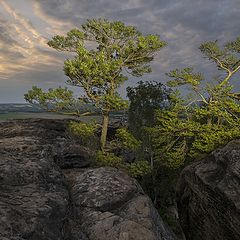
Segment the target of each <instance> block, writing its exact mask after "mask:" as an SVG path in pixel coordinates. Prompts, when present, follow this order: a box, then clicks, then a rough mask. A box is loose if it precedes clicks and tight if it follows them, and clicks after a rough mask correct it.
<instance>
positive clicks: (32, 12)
mask: <svg viewBox="0 0 240 240" xmlns="http://www.w3.org/2000/svg"><path fill="white" fill-rule="evenodd" d="M99 17H104V18H107V19H109V20H120V21H123V22H125V23H126V24H128V25H134V26H136V27H137V28H138V29H139V30H140V31H141V32H143V33H144V34H150V33H152V34H160V36H161V39H162V40H164V41H166V42H168V46H167V47H165V49H163V50H161V51H160V52H159V54H158V55H157V56H156V58H155V60H154V62H153V63H152V66H153V72H152V73H151V74H148V75H145V76H144V77H142V78H141V80H157V81H163V82H164V80H165V79H166V77H165V75H164V73H166V72H168V71H169V70H171V69H174V68H181V67H187V66H193V67H195V68H196V69H197V70H198V71H204V72H206V76H207V78H210V76H211V75H215V74H217V71H216V68H215V66H214V64H210V63H209V62H208V60H207V59H204V58H203V57H202V55H201V53H200V52H199V50H198V47H199V45H200V44H201V43H202V42H204V41H211V40H216V39H218V40H219V42H222V43H224V42H226V41H230V40H235V38H236V37H237V36H240V0H121V1H120V0H0V103H6V102H24V99H23V95H24V93H25V92H26V91H27V90H28V89H30V88H31V86H32V85H37V86H40V87H42V88H44V89H48V88H50V87H51V88H52V87H57V86H58V85H64V82H65V80H66V77H65V76H64V73H63V71H62V66H63V61H64V59H65V58H66V56H65V55H64V54H60V53H58V52H55V51H54V50H52V49H50V48H49V47H48V46H47V44H46V42H47V41H48V40H49V39H51V37H52V36H54V35H56V34H64V33H66V32H67V31H69V30H70V29H71V28H73V27H79V26H80V25H81V24H82V23H84V22H85V20H86V19H89V18H99ZM138 80H140V79H136V78H131V79H130V80H129V81H128V83H127V85H134V84H135V83H136V82H137V81H138ZM125 87H126V85H125V86H124V87H123V88H122V89H120V91H121V93H122V94H124V88H125Z"/></svg>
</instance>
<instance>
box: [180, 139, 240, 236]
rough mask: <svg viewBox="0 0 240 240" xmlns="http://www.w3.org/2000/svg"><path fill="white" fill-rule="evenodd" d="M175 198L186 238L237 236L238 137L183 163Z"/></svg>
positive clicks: (239, 194)
mask: <svg viewBox="0 0 240 240" xmlns="http://www.w3.org/2000/svg"><path fill="white" fill-rule="evenodd" d="M177 201H178V209H179V216H180V221H181V225H182V227H183V230H184V232H185V235H186V237H187V239H189V240H239V239H240V140H235V141H232V142H230V143H229V144H227V145H226V146H225V147H222V148H219V149H217V150H215V151H214V152H213V153H212V154H210V155H209V156H207V157H206V158H205V159H203V160H202V161H200V162H196V163H194V164H192V165H190V166H188V167H186V168H185V169H184V170H183V172H182V174H181V177H180V179H179V182H178V187H177Z"/></svg>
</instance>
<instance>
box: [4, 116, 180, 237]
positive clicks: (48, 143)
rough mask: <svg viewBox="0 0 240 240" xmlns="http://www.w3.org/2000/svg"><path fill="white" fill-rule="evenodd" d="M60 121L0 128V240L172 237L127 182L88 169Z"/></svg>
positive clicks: (84, 152)
mask: <svg viewBox="0 0 240 240" xmlns="http://www.w3.org/2000/svg"><path fill="white" fill-rule="evenodd" d="M67 122H68V121H67V120H39V119H35V120H17V121H10V122H3V123H0V239H1V240H174V239H176V238H175V236H174V234H173V233H172V232H171V230H170V229H169V228H168V227H167V226H166V225H165V224H164V223H163V221H162V219H161V217H160V216H159V215H158V213H157V211H156V209H155V208H154V207H153V205H152V203H151V201H150V199H149V198H148V197H147V196H146V195H145V194H144V193H143V191H142V189H141V187H140V186H139V185H138V183H137V182H136V181H135V180H134V179H132V178H130V177H129V176H128V175H127V174H126V173H124V172H121V171H119V170H117V169H114V168H93V167H92V165H91V163H92V157H91V154H90V153H89V150H88V149H85V148H84V147H82V146H81V145H80V144H79V143H78V142H77V141H76V140H75V139H73V138H72V137H71V136H70V135H69V134H68V133H67V132H66V124H67Z"/></svg>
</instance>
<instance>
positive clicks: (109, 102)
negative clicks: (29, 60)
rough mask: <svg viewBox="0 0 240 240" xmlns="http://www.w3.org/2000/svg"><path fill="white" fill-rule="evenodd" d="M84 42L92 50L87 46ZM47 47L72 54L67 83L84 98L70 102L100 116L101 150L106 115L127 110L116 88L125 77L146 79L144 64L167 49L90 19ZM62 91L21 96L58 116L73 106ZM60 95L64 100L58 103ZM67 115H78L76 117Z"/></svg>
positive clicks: (153, 38)
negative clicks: (87, 105) (92, 108)
mask: <svg viewBox="0 0 240 240" xmlns="http://www.w3.org/2000/svg"><path fill="white" fill-rule="evenodd" d="M89 42H90V43H92V44H90V45H89V44H88V45H87V43H89ZM48 45H49V46H50V47H52V48H54V49H56V50H57V51H65V52H71V53H73V54H74V57H73V58H72V59H67V60H66V61H65V62H64V72H65V74H66V76H67V77H68V80H67V83H68V84H69V85H72V86H75V87H79V88H81V89H83V90H84V95H81V96H77V97H76V98H75V99H77V101H78V100H81V101H82V102H85V103H86V102H87V103H91V104H93V105H94V106H96V107H97V108H99V109H100V110H101V112H102V113H103V115H105V116H104V117H105V123H104V121H103V126H102V136H101V145H102V147H104V145H105V143H106V135H107V127H108V126H107V125H108V118H109V112H110V111H113V110H120V109H124V108H126V107H127V101H125V100H124V99H122V98H121V97H120V95H119V94H118V93H117V89H118V87H119V86H121V85H122V84H123V83H124V82H125V81H126V80H127V79H128V77H127V75H126V74H125V73H128V74H131V75H133V76H142V75H143V74H145V73H149V72H150V71H151V68H150V66H149V63H150V62H151V61H152V60H153V59H154V56H155V54H156V53H157V52H158V51H159V50H160V49H161V48H163V47H164V46H165V45H166V43H165V42H163V41H161V40H160V37H159V36H158V35H146V36H144V35H142V34H141V33H140V32H139V31H137V29H136V28H135V27H133V26H126V25H125V24H124V23H122V22H119V21H113V22H111V21H108V20H106V19H92V20H87V22H86V23H85V24H83V25H82V26H81V29H72V30H71V31H69V32H68V33H67V34H66V36H60V35H57V36H54V37H53V38H52V40H50V41H49V42H48ZM90 46H92V47H90ZM61 91H63V92H61V93H59V92H55V91H53V90H51V92H50V91H49V92H47V93H44V92H43V91H42V90H41V89H38V88H36V87H34V88H33V90H31V91H29V92H28V93H27V94H25V99H26V100H27V101H29V102H31V103H32V102H35V103H39V104H40V106H43V107H45V108H47V107H48V106H49V105H51V109H52V110H53V109H54V111H62V110H65V107H66V106H68V105H71V104H72V103H74V101H76V100H75V99H74V97H73V96H72V93H70V91H69V90H67V89H64V90H62V89H61ZM52 94H53V96H52ZM64 94H66V95H67V96H66V97H67V99H63V96H62V95H64ZM59 100H60V101H59ZM55 104H56V105H57V106H56V107H55ZM72 114H73V115H79V111H78V110H76V112H72Z"/></svg>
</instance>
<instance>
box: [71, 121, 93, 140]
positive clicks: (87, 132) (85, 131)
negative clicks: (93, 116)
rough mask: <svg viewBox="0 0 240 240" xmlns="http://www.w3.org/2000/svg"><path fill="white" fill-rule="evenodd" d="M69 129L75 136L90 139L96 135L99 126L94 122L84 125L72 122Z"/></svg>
mask: <svg viewBox="0 0 240 240" xmlns="http://www.w3.org/2000/svg"><path fill="white" fill-rule="evenodd" d="M69 129H70V131H71V132H72V133H74V134H75V135H78V136H80V137H82V138H89V137H92V136H93V135H94V133H95V132H96V130H97V126H96V124H95V123H94V122H90V123H84V122H75V121H71V122H70V123H69Z"/></svg>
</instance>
